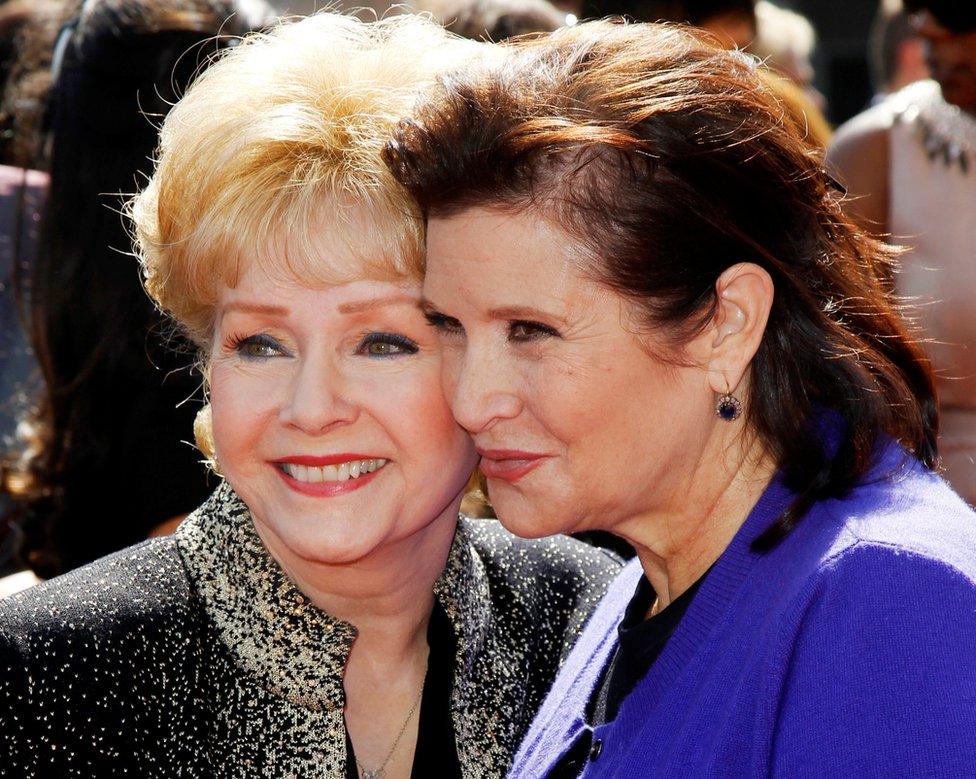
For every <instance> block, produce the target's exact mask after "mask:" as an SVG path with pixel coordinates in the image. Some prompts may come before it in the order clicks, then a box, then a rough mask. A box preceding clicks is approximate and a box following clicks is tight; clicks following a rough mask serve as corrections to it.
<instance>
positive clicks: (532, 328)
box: [508, 319, 559, 343]
mask: <svg viewBox="0 0 976 779" xmlns="http://www.w3.org/2000/svg"><path fill="white" fill-rule="evenodd" d="M519 328H521V329H523V330H524V331H526V332H525V333H524V334H523V335H516V334H515V332H516V330H517V329H519ZM542 338H559V333H558V332H557V331H556V330H554V329H553V328H551V327H549V325H544V324H542V323H541V322H532V321H530V320H525V319H516V320H513V321H512V322H509V324H508V340H509V341H514V342H515V343H528V342H529V341H538V340H540V339H542Z"/></svg>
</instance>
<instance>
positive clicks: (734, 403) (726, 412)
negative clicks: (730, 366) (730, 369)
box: [715, 383, 742, 422]
mask: <svg viewBox="0 0 976 779" xmlns="http://www.w3.org/2000/svg"><path fill="white" fill-rule="evenodd" d="M715 416H717V417H718V418H719V419H724V420H725V421H726V422H735V420H737V419H738V418H739V417H740V416H742V403H741V402H740V401H739V399H738V398H737V397H735V395H733V394H732V390H731V389H730V388H729V385H728V384H727V383H726V385H725V394H724V395H719V398H718V403H716V404H715Z"/></svg>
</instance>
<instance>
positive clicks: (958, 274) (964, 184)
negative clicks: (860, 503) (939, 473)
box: [829, 0, 976, 503]
mask: <svg viewBox="0 0 976 779" xmlns="http://www.w3.org/2000/svg"><path fill="white" fill-rule="evenodd" d="M905 9H906V10H907V11H908V12H909V13H910V14H911V15H912V22H913V24H914V25H915V30H916V33H917V34H918V35H919V37H920V38H921V39H922V41H923V43H924V47H925V56H926V61H927V63H928V66H929V68H930V70H931V72H932V80H929V81H920V82H917V83H914V84H910V85H909V86H907V87H905V88H903V89H902V90H900V91H899V92H897V93H895V94H893V95H891V96H890V97H889V98H887V99H886V100H884V101H883V102H881V103H879V104H878V105H875V106H873V107H871V108H870V109H868V110H867V111H865V112H864V113H862V114H860V115H858V116H856V117H855V118H853V119H852V120H850V121H849V122H848V123H847V124H845V125H844V126H843V127H841V128H840V129H839V130H838V131H837V135H836V137H835V139H834V142H833V145H832V146H831V149H830V154H829V161H830V163H831V164H832V165H833V166H834V168H835V170H836V172H837V174H838V177H839V178H841V179H842V180H843V181H844V182H845V183H846V184H847V185H848V187H849V190H850V195H851V197H850V198H849V200H848V201H847V209H848V211H849V212H850V214H851V215H852V216H854V217H855V218H856V219H858V220H859V221H860V222H861V224H862V225H864V226H865V227H866V228H867V229H870V230H873V231H876V232H879V233H882V234H890V235H891V238H892V240H893V241H896V242H899V243H904V244H905V245H907V246H908V247H909V249H910V251H909V253H908V254H906V255H905V256H904V257H903V259H902V263H901V269H900V271H899V272H897V273H896V274H895V276H894V278H893V279H890V280H889V284H893V285H894V289H895V290H896V291H897V293H898V294H900V295H903V296H905V297H906V298H908V300H909V301H910V302H911V303H912V304H913V314H914V317H915V319H916V324H917V325H918V327H919V328H920V332H921V334H922V336H923V337H924V340H925V344H926V351H927V353H928V355H929V357H930V359H931V360H932V364H933V366H934V368H935V372H936V376H937V380H938V385H937V386H938V397H939V403H940V405H941V409H942V426H941V431H940V451H941V453H942V459H943V464H944V466H945V472H946V476H947V478H948V479H949V480H950V482H951V483H952V485H953V486H954V487H955V488H956V490H957V491H958V492H959V493H960V494H961V495H962V496H963V497H964V498H966V500H968V501H969V502H970V503H976V306H974V305H973V299H974V297H976V219H974V218H973V217H972V215H973V214H976V3H970V2H963V0H909V2H906V3H905Z"/></svg>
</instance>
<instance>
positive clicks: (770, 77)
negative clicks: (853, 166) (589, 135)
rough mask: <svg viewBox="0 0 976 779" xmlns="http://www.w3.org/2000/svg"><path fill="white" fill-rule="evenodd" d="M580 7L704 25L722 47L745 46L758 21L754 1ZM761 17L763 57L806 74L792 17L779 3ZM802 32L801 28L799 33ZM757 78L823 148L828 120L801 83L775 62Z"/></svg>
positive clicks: (667, 0)
mask: <svg viewBox="0 0 976 779" xmlns="http://www.w3.org/2000/svg"><path fill="white" fill-rule="evenodd" d="M777 11H780V12H781V13H777ZM584 12H585V14H586V17H587V18H597V17H604V16H610V15H613V16H624V17H626V18H628V19H632V20H634V21H638V22H673V23H677V24H688V25H691V26H692V27H698V28H699V29H702V30H705V31H706V32H707V33H709V35H711V36H712V39H713V41H714V42H716V43H718V44H719V45H721V46H724V47H725V48H737V49H743V50H750V51H751V47H752V46H753V45H754V43H755V41H756V36H757V34H758V32H759V24H760V17H759V16H758V12H757V9H756V3H755V0H591V2H590V4H589V5H587V6H584ZM764 17H765V23H766V25H767V34H766V44H767V49H768V50H767V51H766V52H765V54H764V55H763V56H771V55H772V54H774V53H775V54H777V55H779V58H780V60H782V61H783V62H784V63H788V64H784V65H783V67H790V68H794V69H796V68H799V73H798V75H800V76H801V77H805V76H806V75H808V73H807V72H805V71H804V69H803V67H802V65H799V66H798V65H797V63H796V62H795V61H794V60H795V59H796V55H795V52H796V51H798V50H799V51H802V50H803V48H804V46H805V44H806V42H805V41H798V40H797V39H796V38H797V20H795V19H794V18H793V17H792V16H789V15H787V14H786V13H785V12H783V10H782V9H778V8H777V9H773V10H771V9H769V8H766V9H765V11H764ZM797 19H798V20H799V23H800V24H801V25H803V23H804V22H805V20H804V19H802V17H797ZM806 32H807V31H806V28H805V27H804V35H805V34H806ZM810 32H812V29H811V30H810ZM761 77H762V78H763V80H764V81H766V83H767V85H768V86H769V87H770V88H771V89H772V90H773V91H774V92H775V93H776V95H777V97H778V98H779V100H780V103H781V105H782V106H783V108H784V110H785V112H786V118H788V119H789V120H790V121H791V122H793V124H795V125H796V126H797V127H798V128H800V130H801V132H802V133H803V135H804V136H805V138H806V140H807V142H808V143H809V144H810V146H811V148H813V149H815V150H817V151H822V150H823V149H824V148H825V146H826V144H827V142H828V141H829V139H830V134H831V129H830V124H829V123H828V122H827V120H826V118H825V117H824V116H823V112H822V111H821V110H820V108H818V107H817V105H816V104H815V102H814V101H813V100H811V98H810V96H809V95H807V93H806V92H805V91H804V88H803V87H801V86H799V85H797V84H796V83H794V81H793V80H792V78H791V76H790V73H789V72H783V73H782V75H781V74H780V71H777V70H775V64H774V63H771V64H770V66H769V67H767V68H764V69H763V71H762V76H761Z"/></svg>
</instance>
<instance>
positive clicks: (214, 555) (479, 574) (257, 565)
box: [176, 482, 491, 711]
mask: <svg viewBox="0 0 976 779" xmlns="http://www.w3.org/2000/svg"><path fill="white" fill-rule="evenodd" d="M176 542H177V548H178V549H179V551H180V555H181V557H182V559H183V563H184V565H185V566H186V569H187V573H188V575H189V577H190V580H191V581H192V582H193V585H194V587H195V589H196V592H197V596H198V597H199V598H200V600H201V601H202V604H203V607H204V610H205V611H206V613H207V615H208V616H209V617H210V619H211V620H212V622H213V624H214V626H215V628H216V630H217V633H218V635H219V637H220V640H221V641H222V642H223V643H224V644H225V645H226V647H227V649H228V650H229V651H230V653H231V656H232V657H233V658H234V661H235V662H236V663H237V665H238V666H239V667H240V668H241V669H243V670H244V671H245V672H247V673H249V674H251V675H252V676H253V677H255V679H256V680H257V682H258V683H259V684H260V685H261V686H262V687H264V688H265V689H267V690H268V691H270V692H272V693H273V694H275V695H278V696H281V697H283V698H286V699H288V700H289V701H291V702H292V703H295V704H297V705H300V706H303V707H305V708H309V709H313V710H316V711H321V710H342V709H343V708H344V707H345V691H344V689H343V685H342V681H343V675H344V672H345V667H346V662H347V660H348V658H349V651H350V650H351V649H352V645H353V642H354V641H355V639H356V633H357V631H356V628H355V626H353V625H351V624H350V623H348V622H344V621H342V620H339V619H336V618H335V617H332V616H331V615H329V614H327V613H326V612H324V611H322V610H321V609H319V608H318V607H317V606H315V605H314V604H313V603H312V602H311V601H310V600H309V599H308V598H307V597H306V596H305V595H304V594H303V593H302V592H301V590H299V589H298V587H296V586H295V584H294V582H292V581H291V579H289V578H288V576H287V574H286V573H285V572H284V571H283V570H282V568H281V566H280V565H278V563H277V561H276V560H275V559H274V558H273V557H272V556H271V555H270V554H269V553H268V551H267V549H265V547H264V545H263V544H262V543H261V539H260V537H259V536H258V534H257V532H256V531H255V529H254V523H253V520H252V518H251V513H250V511H249V510H248V508H247V506H246V505H245V504H244V502H243V501H242V500H241V499H240V497H238V495H237V493H235V492H234V491H233V489H231V487H230V485H229V484H227V483H226V482H223V483H221V485H220V486H219V487H218V488H217V490H216V491H215V492H214V493H213V495H211V497H210V498H209V499H208V500H207V502H206V503H204V504H203V506H201V507H200V508H199V509H197V511H195V512H193V514H191V515H190V516H189V517H188V518H187V519H186V521H184V522H183V523H182V524H181V525H180V527H179V529H178V530H177V531H176ZM434 596H435V598H436V599H437V601H438V603H440V605H441V606H442V607H443V609H444V611H445V613H446V614H447V617H448V619H449V621H450V623H451V626H452V627H453V629H454V634H455V638H456V640H457V645H458V658H457V659H458V662H459V666H460V668H464V669H465V671H469V670H470V667H471V665H472V664H473V662H474V658H475V656H476V655H477V652H478V650H479V649H480V647H481V646H482V645H483V643H484V640H485V637H486V635H487V633H488V630H489V628H490V625H491V610H490V608H489V605H488V604H489V603H490V600H489V590H488V580H487V575H486V572H485V569H484V564H483V563H482V562H481V560H480V559H479V558H478V557H477V555H476V554H475V552H474V549H473V547H472V546H471V543H470V539H469V536H468V532H467V530H466V527H465V523H464V522H461V523H459V525H458V530H457V533H456V534H455V537H454V542H453V544H452V545H451V549H450V552H449V554H448V559H447V563H446V565H445V568H444V571H443V573H442V574H441V575H440V577H439V578H438V579H437V582H436V583H435V585H434Z"/></svg>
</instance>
